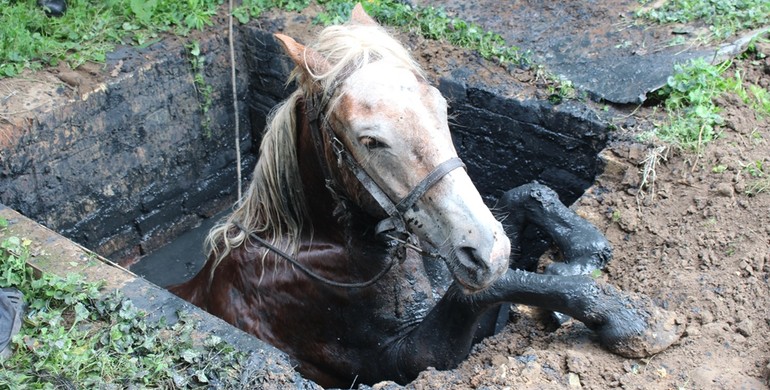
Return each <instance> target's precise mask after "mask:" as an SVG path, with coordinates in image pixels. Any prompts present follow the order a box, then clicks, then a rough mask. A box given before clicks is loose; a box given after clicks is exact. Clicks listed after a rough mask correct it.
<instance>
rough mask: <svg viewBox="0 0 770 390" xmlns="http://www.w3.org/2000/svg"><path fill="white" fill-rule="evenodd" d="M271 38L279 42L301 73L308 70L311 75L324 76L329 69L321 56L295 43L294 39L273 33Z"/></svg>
mask: <svg viewBox="0 0 770 390" xmlns="http://www.w3.org/2000/svg"><path fill="white" fill-rule="evenodd" d="M273 36H274V37H275V39H277V40H278V42H281V46H283V51H285V52H286V54H287V55H288V56H289V58H291V60H292V61H294V64H295V65H297V66H298V67H299V68H300V69H302V70H303V71H308V70H309V71H310V72H311V73H313V74H324V73H326V72H327V71H328V70H329V69H330V68H331V67H330V66H329V63H328V62H327V61H326V59H325V58H324V57H323V56H322V55H320V54H318V52H317V51H315V50H313V49H311V48H309V47H306V46H305V45H303V44H301V43H299V42H297V41H295V40H294V38H292V37H290V36H288V35H283V34H281V33H275V34H273Z"/></svg>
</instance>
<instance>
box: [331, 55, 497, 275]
mask: <svg viewBox="0 0 770 390" xmlns="http://www.w3.org/2000/svg"><path fill="white" fill-rule="evenodd" d="M340 88H341V90H340V93H341V96H342V98H341V100H340V105H339V106H338V109H336V110H335V113H334V114H332V118H331V119H332V121H333V126H334V127H335V129H336V130H337V132H338V135H339V136H340V138H342V139H343V142H345V144H346V146H347V147H348V148H349V150H350V151H351V153H352V154H353V156H354V158H355V159H356V160H358V161H359V162H360V163H361V165H362V166H363V167H364V169H366V171H367V172H368V173H369V175H370V176H371V177H372V179H374V180H375V181H376V182H377V183H378V184H379V185H380V186H381V187H382V189H383V190H384V191H385V192H386V193H387V194H388V196H390V197H391V199H392V200H393V201H394V202H398V201H399V200H401V199H402V198H404V197H405V196H406V195H407V194H408V193H409V192H410V191H411V190H412V189H413V188H414V187H415V186H417V184H418V183H419V182H420V181H421V180H422V179H423V178H425V177H426V176H427V175H428V174H429V173H430V172H431V171H433V169H435V168H436V167H437V166H438V165H439V164H441V163H442V162H444V161H447V160H448V159H450V158H452V157H456V156H457V152H456V151H455V148H454V145H453V143H452V137H451V135H450V133H449V127H448V124H447V103H446V100H445V99H444V98H443V97H442V96H441V94H440V93H439V91H438V90H437V89H435V88H433V87H432V86H430V85H428V84H427V83H425V82H423V81H421V80H420V79H418V78H417V77H416V76H415V74H414V73H412V72H411V71H410V70H408V69H404V68H394V67H393V65H391V64H388V63H383V62H374V63H371V64H369V65H366V66H364V67H363V68H362V69H360V70H358V71H356V72H354V73H353V74H352V75H350V76H349V77H348V78H347V79H346V80H345V82H344V83H343V84H342V86H341V87H340ZM405 217H406V220H407V224H408V227H409V229H410V230H411V231H412V232H414V233H415V234H417V235H418V236H419V237H420V238H421V239H422V240H425V241H428V242H429V243H431V244H432V245H433V246H435V247H436V248H437V249H438V250H439V252H441V254H442V255H444V257H446V258H447V265H448V266H449V268H450V270H451V271H452V272H453V274H454V276H455V279H456V280H457V281H458V282H460V283H461V284H462V285H463V286H465V287H466V288H467V289H469V290H479V289H482V288H485V287H487V286H489V284H491V283H492V282H493V281H494V280H495V279H497V278H498V277H499V276H500V275H502V273H503V272H504V271H505V269H507V266H508V255H509V252H510V242H509V241H508V238H507V237H506V235H505V233H504V232H503V229H502V225H501V224H500V223H499V222H498V221H497V220H495V218H494V217H493V216H492V213H491V212H490V211H489V209H488V208H487V206H486V205H485V204H484V202H483V201H482V199H481V196H480V195H479V193H478V191H477V190H476V187H475V186H474V185H473V183H472V182H471V180H470V178H469V177H468V175H467V173H466V172H465V170H463V169H455V170H453V171H451V172H450V173H449V174H447V175H446V176H444V177H443V178H442V179H441V180H440V181H438V182H437V183H436V184H435V185H434V186H433V187H431V188H430V189H429V190H428V191H427V192H426V193H425V194H424V195H423V196H422V198H421V199H419V200H418V201H417V203H416V204H415V206H414V207H413V208H412V209H410V210H408V211H407V212H406V214H405Z"/></svg>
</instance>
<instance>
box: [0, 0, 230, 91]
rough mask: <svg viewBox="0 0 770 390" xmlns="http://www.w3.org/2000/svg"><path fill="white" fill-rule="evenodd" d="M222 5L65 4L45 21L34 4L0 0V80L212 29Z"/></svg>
mask: <svg viewBox="0 0 770 390" xmlns="http://www.w3.org/2000/svg"><path fill="white" fill-rule="evenodd" d="M221 3H222V0H147V1H142V0H130V1H120V0H68V1H67V4H68V8H67V12H66V13H65V14H64V16H62V17H60V18H49V17H46V16H45V13H44V12H43V10H42V9H41V8H40V7H37V6H36V0H0V77H13V76H16V75H18V74H19V73H20V72H21V71H23V70H24V69H40V68H42V67H45V66H55V65H57V64H58V63H59V62H61V61H66V62H68V63H69V64H70V66H72V67H73V68H74V67H77V66H78V65H80V64H82V63H84V62H86V61H94V62H103V61H104V60H105V58H106V54H107V53H108V52H109V51H111V50H113V49H114V48H115V46H116V45H118V44H134V45H139V46H143V45H148V44H150V43H152V42H154V41H155V40H157V39H158V36H159V34H160V33H162V32H171V33H175V34H179V35H187V34H188V33H189V32H190V30H192V29H202V28H203V27H205V26H207V25H211V24H212V19H211V18H212V16H213V15H215V14H216V11H217V7H218V6H219V5H220V4H221Z"/></svg>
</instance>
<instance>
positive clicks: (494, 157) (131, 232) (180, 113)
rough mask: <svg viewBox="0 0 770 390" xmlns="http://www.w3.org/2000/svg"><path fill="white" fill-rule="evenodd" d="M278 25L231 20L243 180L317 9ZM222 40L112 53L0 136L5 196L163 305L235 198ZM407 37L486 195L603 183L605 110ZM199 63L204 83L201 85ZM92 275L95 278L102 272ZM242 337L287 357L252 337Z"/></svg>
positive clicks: (572, 190)
mask: <svg viewBox="0 0 770 390" xmlns="http://www.w3.org/2000/svg"><path fill="white" fill-rule="evenodd" d="M299 18H300V19H301V18H303V16H300V17H299ZM283 23H286V20H281V19H275V20H272V22H268V23H262V24H260V25H257V24H255V23H252V24H249V25H241V26H237V27H236V32H235V34H236V42H235V53H236V64H237V72H236V74H237V82H236V85H237V96H238V107H239V117H240V123H239V125H240V145H241V150H240V153H241V159H242V164H241V168H242V171H243V177H244V181H247V180H248V177H249V176H250V173H251V169H252V168H253V166H254V163H255V161H256V159H257V158H258V146H259V140H260V134H261V131H262V129H263V127H264V125H265V117H266V116H267V114H268V112H269V111H270V109H271V108H272V107H273V106H275V105H276V104H277V103H278V102H280V101H281V100H283V99H284V98H285V97H287V96H288V94H289V93H290V92H291V91H292V87H291V86H285V80H286V79H287V77H288V75H289V72H290V71H291V68H292V64H291V63H290V61H289V60H288V58H286V57H285V56H284V55H283V53H282V51H281V48H280V46H279V45H278V44H277V43H276V42H275V41H274V39H273V38H272V33H273V32H275V31H283V32H284V33H287V34H289V35H292V36H294V37H296V38H297V39H298V40H300V41H308V40H310V38H311V37H312V35H313V34H314V32H313V31H307V30H306V29H304V28H305V27H306V25H309V24H310V22H309V20H304V21H303V20H294V21H293V22H292V23H293V24H291V25H288V24H286V25H283V26H281V24H283ZM314 28H315V27H314ZM226 37H227V35H226V30H225V29H224V28H215V29H214V31H210V32H209V33H207V34H201V35H200V36H199V37H196V38H197V39H199V41H200V47H201V55H203V56H205V65H204V66H203V68H202V69H200V70H199V71H195V70H193V69H192V68H191V65H190V62H191V55H190V54H189V50H188V49H187V48H186V46H185V44H186V42H185V41H181V40H177V39H174V38H169V39H166V40H163V41H161V42H159V43H156V44H154V45H151V46H149V47H147V48H144V49H137V48H121V49H118V50H116V51H115V52H113V53H111V54H110V55H109V56H108V59H107V62H106V64H105V66H104V67H103V68H99V69H94V68H91V70H90V71H89V70H87V69H79V70H77V71H72V73H73V74H70V75H69V76H68V78H67V79H66V80H65V79H64V78H63V77H59V79H61V80H65V82H66V83H67V84H62V83H57V84H56V85H55V86H53V87H51V89H50V91H49V92H48V95H49V96H50V97H51V100H50V101H51V103H52V104H50V105H48V104H46V105H41V106H38V107H34V108H33V109H30V110H29V113H30V114H29V115H27V116H26V117H25V118H22V119H20V120H18V121H14V122H12V123H11V125H10V126H9V127H7V129H5V130H4V134H8V137H4V138H5V139H2V140H0V141H2V142H0V146H1V147H2V148H1V149H0V156H1V157H2V165H3V173H2V175H0V203H2V204H3V205H5V206H7V207H8V208H10V209H13V210H16V211H18V212H19V213H21V214H22V215H23V217H22V216H16V215H15V214H13V215H14V216H13V218H15V220H26V218H28V219H31V220H33V221H35V222H36V223H39V224H41V225H43V226H45V227H47V228H48V229H51V230H53V231H55V232H57V233H58V234H60V235H61V236H64V237H65V238H66V240H64V241H63V242H66V241H67V240H71V241H72V242H74V243H76V244H77V245H79V246H82V247H85V248H88V249H89V250H91V251H93V252H95V253H96V254H98V255H100V256H102V257H103V258H106V259H109V260H110V261H112V262H114V263H116V264H118V265H120V266H121V267H123V268H124V269H125V270H119V271H115V270H114V269H112V268H109V269H110V271H109V272H117V276H114V277H115V278H118V279H120V278H126V280H127V281H128V282H125V283H117V285H120V287H119V288H121V289H123V290H125V291H128V293H127V295H129V296H130V297H134V298H135V299H138V300H140V301H142V300H144V301H147V304H148V305H149V307H151V308H152V310H155V311H159V312H161V313H165V312H168V313H170V312H171V309H169V308H170V307H182V306H184V304H183V303H181V302H176V301H177V300H175V298H174V297H173V296H170V295H168V293H167V292H165V291H164V290H162V289H159V288H157V287H155V286H154V285H153V284H150V283H147V282H146V281H145V280H144V279H146V280H148V281H150V282H152V283H154V284H155V285H157V286H160V287H165V286H167V285H170V284H173V283H178V282H181V281H183V280H186V279H188V278H189V277H191V276H192V275H193V274H194V273H195V272H197V269H198V267H200V265H201V264H202V262H203V260H204V259H203V254H202V235H203V234H204V232H205V230H206V229H207V226H210V224H211V223H212V222H213V221H215V220H216V216H217V215H221V214H222V213H223V212H226V211H227V210H228V209H229V207H230V206H231V205H232V203H233V202H234V201H235V198H236V195H235V194H236V184H237V183H236V167H235V164H236V154H235V151H234V145H235V135H234V131H233V129H234V120H233V118H234V111H233V102H232V98H231V96H232V95H231V91H232V84H231V83H230V68H229V52H228V51H227V48H228V43H227V38H226ZM400 39H401V41H402V42H403V43H404V44H405V45H407V46H409V47H411V48H412V50H413V51H414V53H415V56H416V57H417V59H418V61H420V62H421V63H422V64H423V67H424V68H425V69H426V71H427V72H428V75H429V78H430V79H432V81H433V83H434V85H436V86H437V87H438V88H439V89H440V90H441V92H442V93H443V94H444V95H445V96H446V97H447V98H448V100H449V101H450V115H451V117H452V120H451V122H450V128H451V131H452V135H453V138H454V141H455V145H456V147H457V150H458V153H459V155H460V157H461V158H462V159H463V160H464V162H465V164H466V165H467V170H468V173H469V175H470V177H471V178H472V179H473V180H474V182H475V184H476V186H477V187H478V189H479V191H480V192H481V193H482V195H483V196H484V198H485V200H486V201H487V202H488V204H489V205H490V206H493V205H494V203H495V200H496V199H497V197H498V196H500V195H501V194H502V193H503V192H504V191H506V190H508V189H511V188H513V187H516V186H518V185H521V184H525V183H528V182H531V181H535V180H536V181H539V182H540V183H543V184H545V185H547V186H549V187H551V188H553V189H554V190H556V191H557V192H558V193H559V195H560V197H561V200H562V201H563V202H564V203H566V204H571V203H572V202H574V201H575V200H576V199H578V198H579V197H580V196H581V195H582V194H583V193H584V192H585V191H586V190H587V189H588V188H589V187H590V186H591V185H592V184H593V182H594V180H595V178H596V176H597V175H598V174H599V173H600V172H601V170H602V168H603V166H602V165H603V164H602V161H601V159H600V158H599V157H598V155H599V152H600V151H602V150H603V149H604V148H605V146H606V144H607V139H608V131H609V130H608V126H607V123H606V122H605V121H604V120H602V119H601V117H600V115H599V114H597V111H596V110H594V109H592V108H591V107H589V105H587V104H585V103H582V102H580V101H574V100H572V101H568V102H565V103H562V104H553V103H552V102H550V101H549V100H548V96H540V95H537V94H536V93H535V92H534V91H533V90H532V88H531V87H529V86H528V85H527V84H525V83H520V82H518V81H517V80H516V78H515V77H512V74H515V73H516V70H510V69H504V68H502V67H497V66H494V65H491V64H489V63H485V62H482V61H480V60H479V59H478V58H477V56H476V55H475V54H473V53H470V52H466V51H463V50H459V49H457V48H453V47H448V46H445V45H441V44H439V43H436V42H432V41H426V40H423V39H421V38H417V37H414V36H411V35H407V34H401V35H400ZM440 57H442V58H443V59H442V60H441V61H438V60H437V58H440ZM197 72H200V73H201V74H202V76H203V80H205V85H203V84H201V83H196V81H195V78H196V77H195V76H196V73H197ZM59 76H63V74H62V73H59ZM78 77H79V78H78ZM67 80H69V81H67ZM86 80H97V82H95V83H89V82H87V81H86ZM206 85H208V86H211V90H212V91H213V92H212V94H211V95H210V96H208V97H206V96H203V94H202V93H201V90H202V89H203V88H205V86H206ZM204 105H205V106H207V107H208V108H207V113H205V114H204V113H203V110H202V107H203V106H204ZM3 126H6V125H5V124H4V125H3ZM3 211H4V212H7V213H11V211H10V210H8V209H3ZM25 217H26V218H25ZM25 226H26V225H25ZM27 229H31V230H30V231H32V230H34V229H35V228H34V224H30V225H29V226H28V227H27ZM46 234H49V233H46ZM50 236H51V237H58V235H57V234H54V233H50ZM180 237H181V238H180ZM57 240H59V239H58V238H57ZM175 240H177V241H175ZM179 240H181V241H179ZM533 240H535V238H533ZM57 242H59V241H57ZM57 245H73V246H77V245H75V244H66V243H65V244H61V243H59V244H57ZM535 247H537V245H535ZM533 251H537V249H533ZM54 268H55V267H54ZM126 270H127V271H126ZM83 272H89V271H87V270H84V271H83ZM90 272H92V273H93V272H95V273H96V276H97V277H98V276H99V274H100V272H108V271H93V270H91V271H90ZM131 272H134V273H136V274H139V275H140V276H143V277H144V279H142V278H135V277H134V275H132V274H131ZM121 275H122V276H121ZM148 292H151V293H148ZM148 294H149V295H150V296H153V297H156V298H153V299H148V298H147V297H146V296H147V295H148ZM143 297H144V298H143ZM157 297H160V298H157ZM184 307H185V308H186V309H187V310H194V308H191V307H188V306H184ZM199 315H200V316H201V317H202V318H208V317H207V316H206V315H205V313H200V314H199ZM207 321H213V323H216V324H217V325H216V327H212V328H211V329H215V330H212V331H215V332H222V333H224V334H229V335H231V337H233V340H242V339H243V335H242V334H239V332H238V331H237V330H234V329H229V328H228V327H227V326H226V325H224V324H221V323H218V322H216V321H217V320H215V319H207ZM233 342H234V343H235V342H238V341H233ZM246 345H248V346H249V347H248V348H254V349H258V348H263V349H265V350H267V351H269V352H267V353H268V354H275V356H281V353H280V352H278V351H274V350H272V349H271V348H270V347H269V346H264V345H262V344H261V342H259V341H258V340H252V341H249V342H248V343H246ZM280 359H283V358H280ZM280 359H279V360H280ZM280 361H284V362H285V364H287V365H288V364H289V363H288V361H287V360H285V359H284V360H280ZM297 380H298V381H301V380H302V379H301V378H298V379H297Z"/></svg>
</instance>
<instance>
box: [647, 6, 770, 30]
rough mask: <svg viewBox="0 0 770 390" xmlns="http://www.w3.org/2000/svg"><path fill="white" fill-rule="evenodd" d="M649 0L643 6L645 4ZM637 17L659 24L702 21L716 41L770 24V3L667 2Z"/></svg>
mask: <svg viewBox="0 0 770 390" xmlns="http://www.w3.org/2000/svg"><path fill="white" fill-rule="evenodd" d="M648 2H649V1H648V0H642V1H640V3H642V4H646V3H648ZM637 16H638V17H641V18H644V19H647V20H651V21H654V22H657V23H688V22H693V21H702V22H703V23H706V24H707V25H708V26H709V30H710V31H711V33H712V34H713V35H714V36H715V37H716V38H717V39H724V38H727V37H730V36H732V35H734V34H736V33H737V32H738V31H741V30H747V29H753V28H758V27H762V26H766V25H768V24H770V2H768V1H767V0H668V1H666V2H665V3H664V4H663V5H662V6H660V7H658V8H655V9H651V10H643V11H638V12H637Z"/></svg>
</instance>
